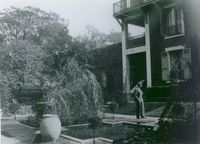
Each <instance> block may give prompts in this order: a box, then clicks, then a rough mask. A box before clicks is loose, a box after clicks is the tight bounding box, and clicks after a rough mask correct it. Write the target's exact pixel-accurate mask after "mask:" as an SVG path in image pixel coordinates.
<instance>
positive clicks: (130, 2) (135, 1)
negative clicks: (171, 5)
mask: <svg viewBox="0 0 200 144" xmlns="http://www.w3.org/2000/svg"><path fill="white" fill-rule="evenodd" d="M154 1H157V0H121V1H119V2H117V3H114V4H113V13H114V15H116V14H119V13H121V12H124V11H127V10H129V9H134V8H136V7H139V6H143V5H147V4H149V3H151V2H154Z"/></svg>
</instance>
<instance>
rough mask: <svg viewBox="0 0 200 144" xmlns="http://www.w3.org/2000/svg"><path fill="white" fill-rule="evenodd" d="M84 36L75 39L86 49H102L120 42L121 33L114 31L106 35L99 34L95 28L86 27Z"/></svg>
mask: <svg viewBox="0 0 200 144" xmlns="http://www.w3.org/2000/svg"><path fill="white" fill-rule="evenodd" d="M85 31H86V32H85V33H86V34H84V35H79V36H78V37H76V39H77V40H78V41H80V42H82V43H83V44H84V45H85V46H86V47H87V49H89V50H91V49H96V48H102V47H105V46H106V45H109V44H113V43H118V42H121V33H120V32H116V31H111V32H110V33H108V34H106V33H103V32H100V31H99V30H98V29H97V28H95V27H93V26H91V25H88V26H86V27H85Z"/></svg>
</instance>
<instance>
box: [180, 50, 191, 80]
mask: <svg viewBox="0 0 200 144" xmlns="http://www.w3.org/2000/svg"><path fill="white" fill-rule="evenodd" d="M183 60H184V61H183V64H182V69H183V76H184V79H185V80H188V79H191V77H192V73H191V49H190V48H186V49H184V50H183Z"/></svg>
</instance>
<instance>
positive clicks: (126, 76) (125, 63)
mask: <svg viewBox="0 0 200 144" xmlns="http://www.w3.org/2000/svg"><path fill="white" fill-rule="evenodd" d="M127 33H128V26H127V23H125V22H124V21H122V73H123V92H124V93H129V92H130V72H129V71H130V64H129V59H128V57H127V56H126V49H127V45H126V39H127V36H128V34H127Z"/></svg>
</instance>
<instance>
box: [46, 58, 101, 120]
mask: <svg viewBox="0 0 200 144" xmlns="http://www.w3.org/2000/svg"><path fill="white" fill-rule="evenodd" d="M48 79H49V80H50V81H46V83H45V84H44V87H45V88H46V89H49V91H48V92H47V94H46V96H45V98H46V101H48V103H49V104H50V105H51V106H52V109H53V112H54V113H56V114H58V115H59V116H60V118H61V120H64V122H67V124H69V123H73V122H80V123H81V122H86V120H87V119H88V118H89V117H100V114H101V111H102V104H103V100H102V93H101V88H100V85H99V83H98V82H97V81H96V78H95V76H94V75H93V74H92V73H91V71H89V70H88V69H87V68H86V67H85V66H84V65H82V66H80V65H79V64H78V63H77V61H76V60H75V59H74V58H69V59H68V60H67V63H66V65H65V66H63V67H61V68H60V71H57V74H56V75H55V76H54V77H51V78H48ZM82 120H83V121H82Z"/></svg>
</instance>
